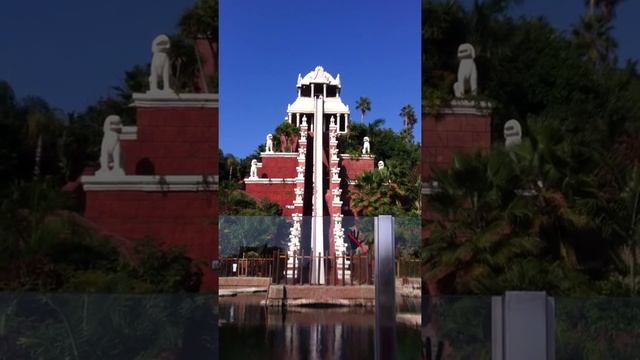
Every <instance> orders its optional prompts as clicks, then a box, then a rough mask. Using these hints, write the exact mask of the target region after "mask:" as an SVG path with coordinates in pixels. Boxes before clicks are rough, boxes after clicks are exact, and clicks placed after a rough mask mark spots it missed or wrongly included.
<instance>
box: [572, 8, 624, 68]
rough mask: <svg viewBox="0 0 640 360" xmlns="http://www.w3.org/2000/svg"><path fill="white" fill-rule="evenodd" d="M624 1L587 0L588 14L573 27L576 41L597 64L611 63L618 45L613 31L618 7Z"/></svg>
mask: <svg viewBox="0 0 640 360" xmlns="http://www.w3.org/2000/svg"><path fill="white" fill-rule="evenodd" d="M622 1H623V0H585V4H586V6H587V14H586V15H585V16H583V17H582V19H581V20H580V23H579V25H578V26H576V27H574V29H573V35H574V37H575V39H576V43H577V44H578V46H580V47H582V48H583V49H584V51H585V52H586V53H587V57H588V58H589V59H590V60H591V61H592V62H593V63H594V64H595V65H596V66H602V65H605V64H608V63H610V62H611V60H612V59H611V56H612V53H613V51H614V50H615V49H616V48H617V46H618V44H617V42H616V41H615V39H614V38H613V36H612V35H611V32H612V30H613V26H612V23H613V20H614V19H615V11H616V8H617V7H618V6H619V5H620V3H622Z"/></svg>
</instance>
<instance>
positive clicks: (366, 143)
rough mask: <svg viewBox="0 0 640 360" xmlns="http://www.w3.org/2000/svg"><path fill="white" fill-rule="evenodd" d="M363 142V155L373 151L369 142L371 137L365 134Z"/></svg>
mask: <svg viewBox="0 0 640 360" xmlns="http://www.w3.org/2000/svg"><path fill="white" fill-rule="evenodd" d="M362 141H363V144H362V155H367V154H370V153H371V145H370V144H369V137H367V136H365V137H364V139H362Z"/></svg>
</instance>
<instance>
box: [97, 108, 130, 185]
mask: <svg viewBox="0 0 640 360" xmlns="http://www.w3.org/2000/svg"><path fill="white" fill-rule="evenodd" d="M102 132H103V135H102V143H101V144H100V169H99V170H98V171H97V172H96V176H104V175H112V176H124V170H123V169H122V164H121V162H122V153H121V150H120V137H119V134H120V132H122V120H121V119H120V117H119V116H118V115H109V116H107V118H106V119H105V120H104V123H103V125H102Z"/></svg>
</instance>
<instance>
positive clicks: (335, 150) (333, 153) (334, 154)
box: [331, 148, 338, 161]
mask: <svg viewBox="0 0 640 360" xmlns="http://www.w3.org/2000/svg"><path fill="white" fill-rule="evenodd" d="M331 161H338V148H333V149H331Z"/></svg>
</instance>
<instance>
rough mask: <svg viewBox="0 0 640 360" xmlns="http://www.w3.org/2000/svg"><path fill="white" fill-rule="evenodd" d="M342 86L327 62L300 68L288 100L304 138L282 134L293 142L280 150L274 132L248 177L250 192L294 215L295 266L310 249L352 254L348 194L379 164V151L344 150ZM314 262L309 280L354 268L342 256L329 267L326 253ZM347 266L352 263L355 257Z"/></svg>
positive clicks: (291, 249)
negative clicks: (341, 140) (310, 68)
mask: <svg viewBox="0 0 640 360" xmlns="http://www.w3.org/2000/svg"><path fill="white" fill-rule="evenodd" d="M341 89H342V85H341V83H340V75H337V76H336V77H333V76H332V75H331V74H329V73H327V72H325V71H324V69H323V68H322V67H321V66H317V67H316V68H315V69H314V70H313V71H311V72H309V73H308V74H306V75H305V76H304V77H303V76H302V75H301V74H298V80H297V83H296V92H297V96H296V99H295V101H294V102H293V103H292V104H289V105H287V115H286V117H285V121H287V122H289V123H291V124H293V125H295V126H296V127H298V128H299V130H300V135H299V139H298V138H297V137H296V138H295V139H294V140H295V141H290V140H291V139H288V140H287V139H281V141H280V143H281V144H282V143H283V142H287V141H288V142H289V144H290V145H289V146H288V148H285V147H283V146H281V148H280V151H277V150H275V149H274V146H273V136H272V135H271V134H269V135H268V136H267V138H266V141H267V146H266V151H265V152H263V153H261V154H260V157H261V159H262V162H258V161H257V160H256V162H255V164H254V167H255V169H254V170H255V171H252V175H251V176H250V177H249V178H247V179H245V181H244V182H245V190H246V191H247V193H249V194H250V195H251V196H253V197H256V198H268V199H269V200H271V201H276V202H278V203H280V204H281V205H282V206H283V207H284V211H283V215H285V216H290V217H291V220H292V226H291V232H290V236H289V244H288V254H289V257H290V260H289V267H290V268H291V269H293V265H294V262H293V256H294V255H300V254H301V253H303V252H304V253H305V256H306V255H308V254H309V251H310V252H311V253H312V254H313V255H314V256H316V257H317V256H318V255H320V256H331V257H333V256H336V257H341V256H343V255H346V252H347V245H346V243H345V235H344V229H343V226H342V220H343V215H345V214H349V213H350V210H349V208H348V202H343V199H348V193H349V189H350V187H351V186H352V185H353V183H354V179H355V178H356V177H358V176H359V175H360V174H362V173H363V172H365V171H371V170H373V169H374V164H373V156H372V155H370V154H369V153H368V152H367V154H363V155H362V156H360V157H355V158H352V157H350V156H348V155H346V154H339V151H338V138H339V136H341V135H342V134H345V133H347V131H348V126H349V121H350V117H349V107H348V106H347V105H345V104H344V103H343V102H342V99H341V98H340V93H341ZM367 141H368V140H367ZM343 207H344V208H343ZM304 216H310V217H311V219H310V221H307V222H305V221H304ZM305 227H307V231H305ZM305 248H306V249H308V250H304V249H305ZM309 265H310V266H311V272H310V278H309V279H306V280H308V281H309V282H310V283H312V284H324V283H331V282H333V281H334V280H333V279H335V274H336V271H339V272H340V274H343V273H344V274H345V277H349V276H350V273H349V271H348V270H345V271H342V270H343V269H342V268H341V267H342V266H343V264H342V262H341V263H340V264H334V265H333V266H332V267H331V268H330V269H325V268H324V262H323V261H321V260H320V259H318V260H316V261H314V262H313V263H311V264H309ZM344 266H345V268H348V267H349V263H348V262H345V263H344ZM338 267H340V269H338ZM289 274H293V271H289ZM327 276H328V277H329V279H328V278H327Z"/></svg>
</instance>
